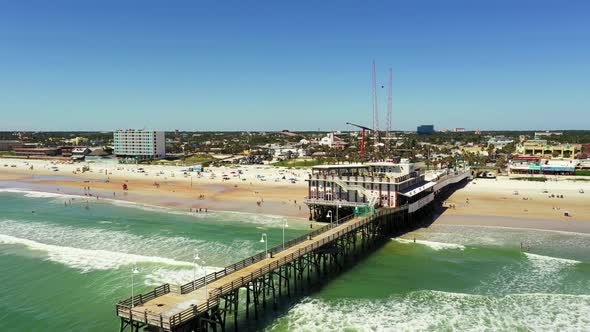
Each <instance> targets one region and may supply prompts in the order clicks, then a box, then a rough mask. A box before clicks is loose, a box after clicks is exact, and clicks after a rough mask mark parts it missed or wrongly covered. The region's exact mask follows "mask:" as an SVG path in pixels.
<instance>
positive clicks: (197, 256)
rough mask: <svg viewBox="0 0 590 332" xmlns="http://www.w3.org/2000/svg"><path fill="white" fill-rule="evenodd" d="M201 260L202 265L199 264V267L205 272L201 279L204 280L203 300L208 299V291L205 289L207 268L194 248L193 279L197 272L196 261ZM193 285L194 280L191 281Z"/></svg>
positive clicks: (195, 278)
mask: <svg viewBox="0 0 590 332" xmlns="http://www.w3.org/2000/svg"><path fill="white" fill-rule="evenodd" d="M199 260H200V261H201V264H202V265H199V266H200V267H201V270H203V273H204V274H205V276H204V277H203V280H205V300H208V299H209V291H208V289H207V268H206V267H205V261H204V260H202V259H201V258H200V257H199V253H198V252H197V251H196V250H195V257H194V258H193V261H194V263H195V269H194V270H193V280H197V277H196V274H197V261H199ZM193 285H194V281H193Z"/></svg>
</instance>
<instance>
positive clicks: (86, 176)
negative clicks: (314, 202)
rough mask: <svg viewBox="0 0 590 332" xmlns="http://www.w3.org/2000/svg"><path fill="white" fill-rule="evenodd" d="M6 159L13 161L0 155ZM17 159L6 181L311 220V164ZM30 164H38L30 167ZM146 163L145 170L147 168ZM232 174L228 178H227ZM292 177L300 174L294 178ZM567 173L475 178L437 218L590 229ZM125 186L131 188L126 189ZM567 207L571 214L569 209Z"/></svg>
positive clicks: (582, 186)
mask: <svg viewBox="0 0 590 332" xmlns="http://www.w3.org/2000/svg"><path fill="white" fill-rule="evenodd" d="M2 161H4V162H6V160H2V159H1V158H0V163H2ZM11 162H12V163H11V164H14V165H15V166H16V167H11V165H9V167H2V165H0V188H14V189H21V190H29V191H37V192H44V193H50V194H70V195H77V196H81V197H87V198H88V199H95V198H96V196H97V195H98V196H99V197H100V199H112V200H115V201H117V202H121V203H120V204H124V203H129V204H143V205H145V206H154V207H158V208H166V209H173V210H175V211H180V212H183V211H186V212H187V213H189V211H191V212H192V210H195V209H199V208H200V209H202V210H204V209H207V210H210V211H212V212H235V213H251V214H258V215H268V216H282V217H289V218H294V219H300V220H308V219H309V209H308V208H307V206H306V205H305V204H303V200H304V198H305V197H306V196H307V185H306V184H307V183H306V182H305V181H304V180H305V178H307V174H308V173H309V171H307V170H296V171H293V170H289V169H285V168H276V167H267V166H235V167H219V168H211V169H208V170H207V171H206V172H203V173H201V174H200V175H198V176H197V175H192V174H191V175H185V174H184V173H183V172H181V171H182V169H181V168H180V167H173V166H154V167H149V166H147V167H146V166H142V165H118V164H115V165H105V164H91V166H90V167H91V171H90V172H85V173H81V172H77V171H76V169H77V168H80V167H82V166H84V164H64V165H61V164H60V165H59V166H58V167H59V171H57V172H55V171H52V170H51V167H54V164H51V163H50V162H39V161H36V163H35V164H34V165H33V163H30V162H27V161H26V160H21V161H20V164H19V163H18V162H17V161H14V160H13V161H11ZM9 164H10V162H9ZM31 166H34V170H30V169H28V167H29V168H30V167H31ZM140 166H142V167H140ZM142 169H143V170H144V171H145V172H146V173H141V171H143V170H142ZM138 172H139V173H138ZM164 173H165V174H166V176H164V175H163V174H164ZM227 177H229V180H224V179H223V178H227ZM291 177H293V179H296V180H295V181H291V180H290V179H291ZM567 180H568V179H564V180H563V181H550V182H547V183H541V182H529V181H511V180H510V179H509V178H505V177H499V178H497V179H475V180H472V181H471V182H468V183H467V184H466V185H465V186H464V187H462V188H460V189H457V190H456V191H455V192H453V193H452V194H451V195H450V196H449V197H448V198H447V199H446V200H445V201H444V202H443V207H444V209H445V210H444V212H443V213H441V215H440V216H438V217H437V218H436V220H435V221H434V224H455V225H465V226H472V225H480V226H497V227H520V228H528V229H547V230H555V231H565V232H582V233H590V182H586V181H578V182H576V181H567ZM124 185H127V186H128V189H129V190H123V186H124ZM582 190H583V192H585V193H583V192H582ZM85 194H86V195H85ZM551 195H556V196H562V195H563V196H564V198H556V197H554V198H552V197H551ZM566 211H567V212H568V214H569V216H564V214H565V212H566Z"/></svg>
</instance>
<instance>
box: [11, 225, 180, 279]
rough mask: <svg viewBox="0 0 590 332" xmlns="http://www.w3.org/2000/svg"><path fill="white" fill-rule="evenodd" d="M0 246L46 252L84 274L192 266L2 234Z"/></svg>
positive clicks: (154, 258) (172, 261) (162, 259)
mask: <svg viewBox="0 0 590 332" xmlns="http://www.w3.org/2000/svg"><path fill="white" fill-rule="evenodd" d="M0 244H18V245H24V246H26V247H28V248H29V249H32V250H38V251H43V252H46V253H47V259H48V260H50V261H53V262H57V263H61V264H64V265H66V266H68V267H71V268H74V269H78V270H80V271H82V272H84V273H85V272H90V271H93V270H109V269H117V268H119V267H121V266H124V265H131V264H134V263H158V264H166V265H174V266H192V263H190V262H183V261H178V260H175V259H170V258H164V257H156V256H143V255H135V254H127V253H122V252H116V251H108V250H96V249H81V248H74V247H63V246H57V245H51V244H44V243H40V242H37V241H33V240H28V239H23V238H18V237H14V236H10V235H3V234H0Z"/></svg>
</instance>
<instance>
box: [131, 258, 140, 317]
mask: <svg viewBox="0 0 590 332" xmlns="http://www.w3.org/2000/svg"><path fill="white" fill-rule="evenodd" d="M138 273H139V270H138V269H137V265H136V264H133V269H131V308H133V305H134V304H135V301H134V294H133V288H134V284H135V280H134V275H136V274H138Z"/></svg>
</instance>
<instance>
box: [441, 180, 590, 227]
mask: <svg viewBox="0 0 590 332" xmlns="http://www.w3.org/2000/svg"><path fill="white" fill-rule="evenodd" d="M580 190H582V191H583V193H580ZM552 196H553V197H552ZM561 196H563V198H558V197H561ZM443 206H444V207H445V208H446V209H445V211H444V213H443V214H442V215H441V216H440V217H439V218H438V219H437V220H436V222H437V223H446V224H461V225H482V226H499V227H524V228H537V229H551V230H562V231H573V232H586V233H590V182H588V181H571V180H567V179H564V178H562V179H560V180H558V181H556V180H552V181H547V182H530V181H522V180H514V179H510V178H509V177H499V178H498V179H476V180H473V181H471V182H469V183H468V184H467V185H466V186H465V187H464V188H462V189H460V190H457V191H456V192H454V193H453V194H452V195H451V196H450V197H449V198H448V199H447V200H446V201H445V202H444V204H443ZM566 212H567V214H568V215H569V216H566V215H565V214H566Z"/></svg>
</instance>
